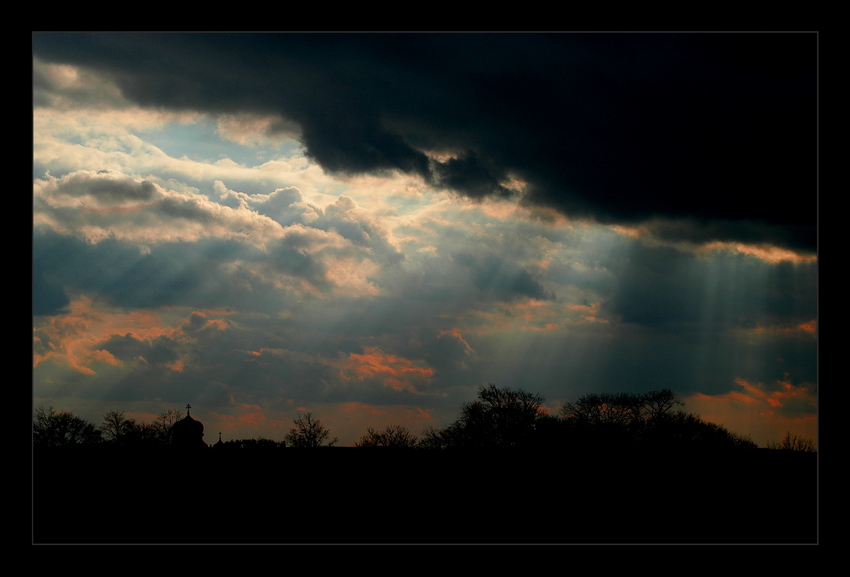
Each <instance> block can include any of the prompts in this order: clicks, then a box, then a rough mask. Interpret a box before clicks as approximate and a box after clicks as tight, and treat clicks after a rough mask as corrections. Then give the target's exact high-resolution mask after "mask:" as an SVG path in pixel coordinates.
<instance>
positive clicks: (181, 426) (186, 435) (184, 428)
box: [172, 405, 207, 450]
mask: <svg viewBox="0 0 850 577" xmlns="http://www.w3.org/2000/svg"><path fill="white" fill-rule="evenodd" d="M191 408H192V405H186V416H185V417H184V418H183V419H182V420H180V421H177V422H176V423H174V427H173V429H172V431H173V434H174V445H175V446H176V447H179V448H181V449H190V450H199V449H206V448H207V444H206V443H205V442H204V425H203V423H201V422H200V421H197V420H195V419H193V418H192V415H190V414H189V409H191Z"/></svg>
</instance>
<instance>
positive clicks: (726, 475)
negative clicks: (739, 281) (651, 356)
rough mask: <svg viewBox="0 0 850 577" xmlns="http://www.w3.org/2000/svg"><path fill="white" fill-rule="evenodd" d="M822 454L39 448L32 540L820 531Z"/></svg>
mask: <svg viewBox="0 0 850 577" xmlns="http://www.w3.org/2000/svg"><path fill="white" fill-rule="evenodd" d="M817 507H818V480H817V456H816V455H815V454H812V453H791V452H786V451H775V450H774V451H770V450H755V451H745V452H742V453H735V454H723V455H720V454H716V455H711V454H708V455H689V456H687V457H674V456H670V455H646V454H640V455H638V454H620V455H614V454H606V455H596V456H591V455H584V456H580V455H564V454H558V455H553V454H536V453H476V452H472V453H466V452H457V453H456V452H451V451H427V450H415V451H401V452H399V451H395V450H387V449H377V450H369V449H355V448H323V449H317V450H297V449H281V450H278V451H273V452H271V453H268V454H261V453H257V454H250V453H245V454H240V453H235V454H227V455H222V454H214V453H212V452H210V453H205V454H203V455H195V456H192V457H186V456H180V455H176V454H171V453H156V452H151V453H121V452H117V451H107V450H78V451H70V452H52V453H36V454H35V456H34V464H33V542H34V543H35V544H50V543H62V544H76V543H131V544H137V543H138V544H143V543H151V544H159V543H248V544H253V543H256V544H263V543H423V544H431V543H540V544H545V543H577V544H578V543H603V544H607V543H612V544H613V543H628V544H642V543H662V544H664V543H671V544H673V543H696V544H702V543H718V544H726V543H744V544H762V543H764V544H774V543H776V544H784V543H817V541H818V509H817Z"/></svg>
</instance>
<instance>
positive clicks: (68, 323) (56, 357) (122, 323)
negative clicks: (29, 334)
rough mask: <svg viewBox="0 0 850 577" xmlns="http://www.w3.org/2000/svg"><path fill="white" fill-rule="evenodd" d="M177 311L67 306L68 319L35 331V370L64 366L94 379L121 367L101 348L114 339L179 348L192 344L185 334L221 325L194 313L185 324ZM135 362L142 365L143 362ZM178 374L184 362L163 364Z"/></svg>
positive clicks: (87, 303)
mask: <svg viewBox="0 0 850 577" xmlns="http://www.w3.org/2000/svg"><path fill="white" fill-rule="evenodd" d="M174 313H175V311H173V310H169V311H162V312H153V311H130V312H125V311H120V310H112V309H110V308H108V307H105V306H103V305H102V304H100V303H98V302H95V301H93V300H92V299H91V298H88V297H78V298H75V299H73V300H72V301H71V303H70V305H69V306H68V310H67V313H66V314H62V315H57V316H53V317H46V318H44V319H41V320H40V321H39V322H37V323H35V324H34V326H33V367H37V366H38V365H39V364H41V363H43V362H45V361H48V360H52V361H55V362H60V363H64V364H66V365H67V366H69V367H70V368H72V369H73V370H75V371H78V372H80V373H83V374H96V371H97V369H96V368H97V366H98V365H104V364H106V365H113V366H117V365H121V364H123V363H122V361H121V360H120V359H119V358H116V357H115V356H114V355H113V354H112V353H111V352H109V351H107V350H105V349H104V348H103V347H104V344H105V343H107V342H108V341H109V340H110V339H112V338H114V337H122V338H131V339H134V340H136V341H139V342H144V343H150V342H152V341H154V340H156V339H161V338H165V339H168V340H169V341H172V342H173V343H174V344H175V345H176V344H178V343H183V342H188V341H191V340H192V337H191V335H190V334H189V333H191V332H192V331H193V330H195V331H196V330H201V329H204V328H214V329H221V328H224V327H225V326H226V322H225V321H224V320H222V319H207V316H206V314H205V313H203V312H198V311H195V312H193V313H191V314H190V315H189V317H188V318H179V317H175V316H174ZM138 360H141V361H145V359H144V357H138ZM165 366H167V367H168V368H169V369H171V370H174V371H182V370H183V369H184V366H185V359H183V358H181V357H179V356H178V357H177V358H175V359H172V360H170V361H169V362H168V363H166V364H165Z"/></svg>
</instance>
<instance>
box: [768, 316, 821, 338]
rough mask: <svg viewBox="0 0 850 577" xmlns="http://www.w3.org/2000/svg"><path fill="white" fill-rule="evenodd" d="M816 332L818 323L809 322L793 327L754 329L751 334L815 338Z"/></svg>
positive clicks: (815, 321)
mask: <svg viewBox="0 0 850 577" xmlns="http://www.w3.org/2000/svg"><path fill="white" fill-rule="evenodd" d="M817 330H818V321H817V320H811V321H807V322H804V323H799V324H795V325H780V326H770V327H756V328H755V329H753V332H754V333H755V334H757V335H762V336H769V335H775V336H794V335H801V336H816V335H817Z"/></svg>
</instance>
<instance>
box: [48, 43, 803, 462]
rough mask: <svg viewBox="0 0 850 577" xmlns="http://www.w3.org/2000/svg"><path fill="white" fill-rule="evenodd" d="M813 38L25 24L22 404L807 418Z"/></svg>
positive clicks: (277, 428)
mask: <svg viewBox="0 0 850 577" xmlns="http://www.w3.org/2000/svg"><path fill="white" fill-rule="evenodd" d="M817 46H818V36H817V34H814V33H753V34H749V33H748V34H743V33H640V32H638V33H545V34H544V33H464V34H460V33H392V34H390V33H374V34H372V33H370V34H366V33H244V34H243V33H240V34H229V33H188V34H183V33H179V34H178V33H102V32H98V33H40V32H36V33H33V35H32V58H33V60H32V63H33V68H32V80H33V242H32V257H33V261H32V273H33V279H32V281H33V283H32V290H33V299H32V307H33V386H32V392H33V405H34V407H38V406H44V407H48V406H52V407H54V408H55V409H57V410H67V411H72V412H73V413H75V414H76V415H78V416H80V417H83V418H85V419H87V420H89V421H91V422H93V423H95V424H100V423H102V422H103V416H104V414H105V413H106V412H107V411H123V412H125V413H126V415H127V416H128V417H130V418H134V419H136V420H138V421H144V422H152V421H153V420H154V419H155V418H156V416H157V415H159V414H161V413H163V412H165V411H167V410H168V409H177V410H181V411H183V412H184V413H185V410H186V409H185V407H186V405H188V404H190V405H191V407H192V408H191V414H192V416H193V417H195V418H197V419H198V420H200V421H201V422H202V423H203V424H204V426H205V440H206V441H207V442H208V443H210V444H212V443H214V442H215V441H216V440H218V437H219V434H220V435H221V438H222V440H225V441H227V440H230V439H244V438H266V439H272V440H275V441H282V440H283V439H284V436H285V435H286V433H287V432H288V431H289V429H290V428H291V427H292V426H293V420H294V419H296V418H298V417H299V416H300V415H301V414H303V413H304V412H311V413H312V414H313V416H314V417H316V418H319V419H320V420H321V421H322V422H323V423H324V424H325V426H326V427H327V428H328V429H329V431H330V433H331V436H333V437H337V438H338V444H339V445H342V446H350V445H353V444H354V443H355V442H356V441H357V440H359V439H360V437H361V436H363V435H364V434H365V433H366V431H367V428H369V427H372V428H374V429H379V430H380V429H383V428H384V427H386V426H388V425H402V426H405V427H406V428H407V429H408V430H410V431H411V432H412V433H413V434H415V435H420V434H421V433H422V432H423V431H424V430H425V429H426V427H429V426H433V427H442V426H445V425H447V424H449V423H451V422H453V421H454V420H455V419H456V418H457V417H458V416H459V414H460V407H461V406H462V404H463V403H465V402H468V401H471V400H474V399H475V397H476V393H477V391H478V388H479V387H480V386H482V385H486V384H489V383H492V384H495V385H497V386H500V387H511V388H519V389H523V390H526V391H530V392H533V393H538V394H540V395H542V396H543V397H544V398H545V404H546V408H547V409H548V410H549V411H550V412H551V413H552V414H557V413H558V411H559V409H560V407H561V406H562V405H563V404H564V403H565V402H570V401H575V400H577V399H578V398H579V397H580V396H581V395H584V394H587V393H593V392H610V393H614V392H621V391H625V392H633V393H641V392H647V391H650V390H655V389H660V388H668V389H671V390H673V391H674V392H675V393H677V394H678V395H679V397H680V398H681V399H682V400H683V401H684V402H685V405H684V406H683V407H681V408H682V409H683V410H686V411H688V412H693V413H697V414H699V415H700V416H701V417H703V418H704V419H706V420H709V421H711V422H714V423H717V424H722V425H723V426H725V427H726V428H728V429H729V430H731V431H733V432H735V433H738V434H741V435H745V436H749V437H750V438H751V439H752V440H753V441H754V442H756V443H757V444H759V445H760V446H765V445H766V444H767V443H769V442H778V441H779V440H781V438H782V436H783V435H784V434H785V432H786V431H790V432H793V433H796V434H801V435H805V436H808V437H810V438H812V439H817V431H818V420H817V417H818V402H817V395H818V391H817V382H818V259H817V249H818V226H817V225H818V188H817V183H818V178H817V177H818V170H817V102H818V97H817V84H818V77H817Z"/></svg>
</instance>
